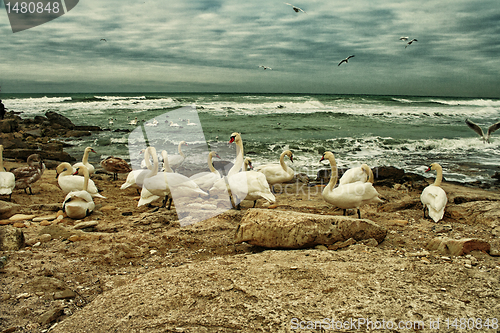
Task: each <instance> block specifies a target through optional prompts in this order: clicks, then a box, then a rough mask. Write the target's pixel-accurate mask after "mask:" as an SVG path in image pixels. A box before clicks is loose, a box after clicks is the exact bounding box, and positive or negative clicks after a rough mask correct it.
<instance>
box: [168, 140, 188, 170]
mask: <svg viewBox="0 0 500 333" xmlns="http://www.w3.org/2000/svg"><path fill="white" fill-rule="evenodd" d="M183 145H185V146H187V143H186V141H181V142H179V145H178V146H177V151H178V152H179V155H173V156H171V155H169V156H168V164H169V166H170V167H171V168H172V169H174V170H176V169H177V168H178V167H180V166H181V165H182V163H184V160H185V159H186V155H184V153H183V152H182V149H181V147H182V146H183Z"/></svg>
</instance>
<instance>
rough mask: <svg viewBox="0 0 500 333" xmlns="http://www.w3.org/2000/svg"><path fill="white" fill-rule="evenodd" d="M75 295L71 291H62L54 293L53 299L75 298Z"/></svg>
mask: <svg viewBox="0 0 500 333" xmlns="http://www.w3.org/2000/svg"><path fill="white" fill-rule="evenodd" d="M75 297H76V293H75V292H74V291H73V290H71V289H65V290H63V291H56V292H55V293H54V299H68V298H75Z"/></svg>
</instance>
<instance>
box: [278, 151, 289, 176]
mask: <svg viewBox="0 0 500 333" xmlns="http://www.w3.org/2000/svg"><path fill="white" fill-rule="evenodd" d="M285 155H286V151H284V152H282V153H281V155H280V164H281V167H282V168H283V170H285V172H286V171H287V169H288V168H287V166H286V164H285Z"/></svg>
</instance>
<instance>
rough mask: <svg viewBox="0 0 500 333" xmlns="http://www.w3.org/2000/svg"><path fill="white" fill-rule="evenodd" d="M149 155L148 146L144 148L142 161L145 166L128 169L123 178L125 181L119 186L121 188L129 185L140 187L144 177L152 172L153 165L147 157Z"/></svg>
mask: <svg viewBox="0 0 500 333" xmlns="http://www.w3.org/2000/svg"><path fill="white" fill-rule="evenodd" d="M150 155H151V154H150V149H149V147H148V148H146V149H144V160H143V162H144V164H145V167H146V168H145V169H138V170H132V171H130V172H129V173H128V175H127V179H126V180H125V183H123V184H122V186H120V189H121V190H124V189H126V188H129V187H130V186H133V187H136V188H137V189H140V188H142V185H143V183H144V179H145V178H146V177H148V176H149V175H151V174H152V172H153V166H152V165H151V161H150V159H149V157H150ZM141 166H142V163H141ZM157 167H158V166H157Z"/></svg>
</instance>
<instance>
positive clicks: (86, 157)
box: [73, 147, 97, 176]
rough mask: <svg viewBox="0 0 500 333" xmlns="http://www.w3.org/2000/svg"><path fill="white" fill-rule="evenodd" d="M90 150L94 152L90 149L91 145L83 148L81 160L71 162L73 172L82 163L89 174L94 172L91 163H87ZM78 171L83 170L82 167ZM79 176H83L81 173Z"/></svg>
mask: <svg viewBox="0 0 500 333" xmlns="http://www.w3.org/2000/svg"><path fill="white" fill-rule="evenodd" d="M90 152H93V153H96V152H95V150H94V149H92V147H87V148H85V150H84V151H83V157H82V161H81V162H78V163H75V164H73V172H74V171H76V169H78V167H80V166H82V165H84V166H85V167H86V168H87V170H88V171H89V175H92V174H93V173H94V171H95V168H94V166H93V165H92V164H90V163H89V153H90ZM96 154H97V153H96ZM80 172H83V169H80ZM80 176H83V175H82V174H80Z"/></svg>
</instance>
